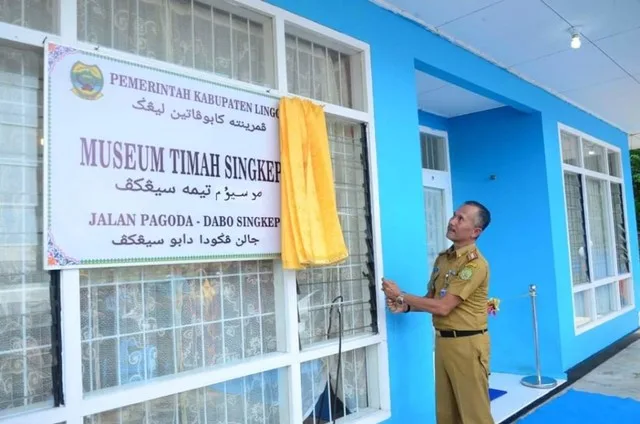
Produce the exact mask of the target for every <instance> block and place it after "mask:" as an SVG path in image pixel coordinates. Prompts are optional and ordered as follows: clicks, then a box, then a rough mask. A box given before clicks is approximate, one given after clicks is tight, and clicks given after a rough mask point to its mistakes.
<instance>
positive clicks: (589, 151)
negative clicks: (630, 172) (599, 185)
mask: <svg viewBox="0 0 640 424" xmlns="http://www.w3.org/2000/svg"><path fill="white" fill-rule="evenodd" d="M582 155H583V157H584V167H585V168H587V169H589V170H591V171H596V172H603V173H606V172H607V164H608V160H607V157H606V153H605V148H604V147H602V146H599V145H597V144H595V143H592V142H590V141H588V140H584V139H583V145H582Z"/></svg>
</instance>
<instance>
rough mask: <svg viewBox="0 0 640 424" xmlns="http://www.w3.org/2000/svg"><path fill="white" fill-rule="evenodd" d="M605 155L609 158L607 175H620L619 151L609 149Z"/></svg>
mask: <svg viewBox="0 0 640 424" xmlns="http://www.w3.org/2000/svg"><path fill="white" fill-rule="evenodd" d="M607 157H608V158H609V175H611V176H614V177H622V169H621V166H622V165H621V161H620V153H618V152H614V151H612V150H609V151H608V153H607Z"/></svg>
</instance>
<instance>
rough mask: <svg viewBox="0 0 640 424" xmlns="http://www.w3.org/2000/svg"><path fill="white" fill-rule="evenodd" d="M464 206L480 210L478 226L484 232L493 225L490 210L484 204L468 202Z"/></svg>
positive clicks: (477, 217) (477, 216)
mask: <svg viewBox="0 0 640 424" xmlns="http://www.w3.org/2000/svg"><path fill="white" fill-rule="evenodd" d="M464 204H465V205H469V206H475V207H476V208H478V212H477V213H476V225H477V226H478V227H480V228H481V229H482V231H484V230H485V229H486V228H487V227H488V226H489V224H490V223H491V212H489V209H487V208H486V206H484V205H483V204H482V203H480V202H476V201H475V200H467V201H466V202H464Z"/></svg>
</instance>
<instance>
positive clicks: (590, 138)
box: [558, 122, 621, 153]
mask: <svg viewBox="0 0 640 424" xmlns="http://www.w3.org/2000/svg"><path fill="white" fill-rule="evenodd" d="M558 129H559V130H560V131H566V132H568V133H570V134H573V135H577V136H578V137H580V138H584V139H585V140H587V141H590V142H592V143H594V144H598V145H600V146H602V147H604V148H606V149H609V150H613V151H615V152H618V153H620V152H621V149H620V147H618V146H614V145H613V144H610V143H607V142H606V141H602V140H600V139H599V138H596V137H594V136H592V135H590V134H587V133H585V132H582V131H580V130H578V129H576V128H573V127H570V126H569V125H566V124H563V123H562V122H558Z"/></svg>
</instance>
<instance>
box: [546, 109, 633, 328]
mask: <svg viewBox="0 0 640 424" xmlns="http://www.w3.org/2000/svg"><path fill="white" fill-rule="evenodd" d="M562 132H566V133H569V134H572V135H575V136H578V137H579V138H578V152H579V157H580V163H581V164H582V166H574V165H569V164H566V163H564V160H563V157H562V151H563V150H562ZM557 134H558V143H559V147H560V164H561V168H562V203H563V207H564V213H565V227H566V237H567V252H568V254H569V261H571V239H570V232H569V217H568V215H567V200H566V181H565V172H572V173H574V174H578V175H580V176H585V177H590V178H594V179H597V180H600V181H605V182H606V183H607V184H606V193H607V196H608V197H607V199H608V202H607V204H606V215H607V219H608V221H609V222H608V225H607V228H608V231H609V237H611V244H612V246H613V249H612V252H610V253H609V256H610V258H609V259H612V260H613V264H614V270H615V275H614V276H611V277H607V278H602V279H599V280H596V281H591V282H589V283H585V284H579V285H577V286H574V285H573V270H572V269H571V266H569V276H570V283H571V292H572V296H571V309H572V311H573V327H574V332H575V334H576V335H579V334H582V333H584V332H586V331H589V330H591V329H593V328H595V327H598V326H600V325H602V324H604V323H606V322H608V321H610V320H612V319H615V318H617V317H619V316H621V315H623V314H624V313H626V312H628V311H629V310H634V309H635V299H634V297H633V284H631V290H630V291H631V295H632V296H631V304H630V305H629V306H627V307H624V308H622V305H621V302H620V294H619V287H618V285H616V288H615V292H616V294H615V299H616V300H617V303H616V308H621V309H618V310H617V311H616V312H613V313H611V314H608V315H605V316H604V317H601V318H598V316H597V315H598V314H597V305H596V288H598V287H602V286H605V285H608V284H615V283H618V282H619V281H622V280H627V279H629V280H630V281H632V282H633V277H632V276H633V260H632V258H631V250H630V249H631V246H630V240H629V239H630V237H629V223H628V218H627V194H626V191H625V181H624V167H623V165H622V155H621V149H620V148H619V147H617V146H614V145H611V144H609V143H607V142H604V141H602V140H599V139H597V138H595V137H592V136H590V135H588V134H586V133H584V132H582V131H579V130H576V129H574V128H572V127H569V126H568V125H565V124H563V123H560V122H558V128H557ZM583 140H586V141H589V142H591V143H594V144H597V145H599V146H601V147H603V148H604V149H605V154H606V152H607V150H612V151H615V152H617V153H618V160H619V162H620V163H619V166H620V170H621V171H623V174H622V175H623V177H622V178H618V177H612V176H610V175H609V172H608V169H609V162H608V156H607V157H606V161H605V168H606V169H605V172H606V173H600V172H594V171H591V170H589V169H586V168H584V161H583V158H584V155H583ZM611 183H616V184H620V186H621V191H622V212H623V219H624V224H625V231H626V242H627V246H626V248H627V255H628V261H629V272H627V273H624V274H618V263H617V257H616V252H617V246H616V239H615V232H614V231H613V230H614V224H613V208H612V204H611ZM582 201H583V204H582V207H583V209H584V221H585V222H584V225H585V233H586V234H585V235H586V238H587V243H586V246H585V248H586V249H587V252H588V255H587V261H588V267H589V270H590V275H591V274H592V270H593V265H592V255H591V232H590V224H589V204H588V203H589V202H588V199H587V188H586V184H584V183H583V184H582ZM585 291H587V292H588V296H589V299H588V301H589V302H590V303H591V314H590V315H591V322H589V323H588V324H585V325H581V326H578V325H576V322H575V295H576V294H577V293H582V292H585Z"/></svg>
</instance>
